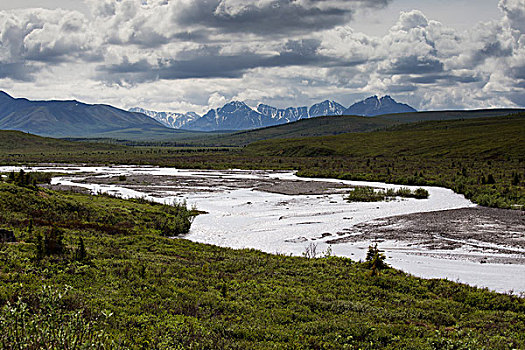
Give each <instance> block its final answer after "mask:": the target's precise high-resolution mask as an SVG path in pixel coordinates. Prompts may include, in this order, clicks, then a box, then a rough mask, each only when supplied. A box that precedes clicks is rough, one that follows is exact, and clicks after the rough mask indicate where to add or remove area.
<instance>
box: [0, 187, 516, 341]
mask: <svg viewBox="0 0 525 350" xmlns="http://www.w3.org/2000/svg"><path fill="white" fill-rule="evenodd" d="M0 206H1V210H0V213H1V216H0V226H1V227H3V228H4V229H8V230H12V231H13V232H14V234H15V236H16V242H15V243H0V325H1V326H2V330H3V331H2V332H1V333H0V344H2V346H3V347H4V348H17V347H19V348H20V347H22V348H31V346H33V345H35V346H37V347H42V346H44V347H48V348H53V347H54V348H66V345H69V346H71V341H72V339H77V340H78V344H79V345H78V348H89V346H88V345H86V344H88V343H93V344H94V345H93V348H97V347H98V348H126V349H127V348H131V349H143V348H148V349H152V348H154V349H185V348H187V349H210V348H213V349H468V348H475V349H512V348H523V347H525V319H524V318H523V314H524V312H525V300H524V299H523V298H520V297H517V296H514V295H505V294H498V293H493V292H490V291H487V290H484V289H477V288H474V287H469V286H466V285H462V284H458V283H454V282H451V281H447V280H439V279H433V280H423V279H419V278H415V277H412V276H410V275H407V274H405V273H403V272H401V271H397V270H394V269H389V268H386V267H385V266H382V269H381V270H380V273H377V272H376V274H375V275H374V276H372V275H371V268H370V266H369V265H370V262H367V263H358V262H354V261H352V260H350V259H345V258H337V257H331V256H324V257H321V258H315V259H307V258H302V257H290V256H282V255H269V254H265V253H262V252H259V251H255V250H232V249H226V248H220V247H215V246H210V245H204V244H197V243H192V242H190V241H187V240H184V239H170V238H166V237H164V233H163V230H162V228H159V227H158V225H157V224H156V222H159V221H162V218H171V215H172V213H173V211H175V212H176V213H179V215H183V216H187V215H189V214H190V212H188V211H187V210H185V209H184V207H183V206H179V207H176V208H168V207H166V206H164V205H158V204H153V203H147V202H143V201H129V200H122V199H118V198H112V197H107V196H88V195H82V194H74V193H59V192H53V191H48V190H42V189H39V188H35V187H33V186H18V185H15V184H12V183H3V184H1V183H0ZM53 227H57V228H58V229H59V230H60V231H61V233H62V243H63V246H64V249H63V250H61V251H60V253H50V254H45V255H42V256H38V244H39V243H38V242H39V240H38V235H39V234H41V235H45V234H46V233H47V232H49V231H50V230H52V229H53ZM80 238H82V241H83V242H84V244H85V251H86V256H85V257H83V258H79V255H78V254H76V252H77V251H78V249H79V245H80V243H79V241H80ZM376 265H377V264H376ZM79 339H80V340H79ZM23 342H24V343H23Z"/></svg>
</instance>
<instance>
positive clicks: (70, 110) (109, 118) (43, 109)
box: [0, 92, 175, 137]
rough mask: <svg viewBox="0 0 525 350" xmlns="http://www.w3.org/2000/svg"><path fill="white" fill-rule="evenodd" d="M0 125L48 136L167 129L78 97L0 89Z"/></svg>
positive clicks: (3, 127)
mask: <svg viewBox="0 0 525 350" xmlns="http://www.w3.org/2000/svg"><path fill="white" fill-rule="evenodd" d="M0 129H4V130H20V131H24V132H29V133H32V134H36V135H41V136H51V137H95V136H97V135H100V134H102V133H109V132H115V131H118V130H123V129H135V130H139V131H151V130H156V131H163V130H166V131H169V132H170V133H174V132H175V131H174V130H173V129H168V128H166V127H165V126H163V125H162V124H161V123H159V122H158V121H156V120H154V119H152V118H150V117H148V116H146V115H144V114H141V113H132V112H127V111H124V110H121V109H118V108H115V107H112V106H108V105H98V104H97V105H89V104H85V103H81V102H78V101H30V100H27V99H25V98H13V97H11V96H9V95H8V94H7V93H5V92H0Z"/></svg>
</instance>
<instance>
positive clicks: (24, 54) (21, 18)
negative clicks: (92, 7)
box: [0, 9, 100, 80]
mask: <svg viewBox="0 0 525 350" xmlns="http://www.w3.org/2000/svg"><path fill="white" fill-rule="evenodd" d="M94 41H95V39H94V36H93V35H92V34H91V28H90V27H89V23H88V21H87V20H86V18H85V16H84V15H82V14H81V13H79V12H76V11H64V10H45V9H32V10H19V11H0V72H2V73H0V75H2V76H4V77H11V78H13V79H18V80H28V79H30V78H31V77H32V76H33V73H35V72H37V71H38V70H39V69H40V68H42V67H43V65H42V64H41V63H45V64H57V63H63V62H67V61H73V60H83V59H85V60H93V59H95V58H96V57H99V58H100V56H99V55H98V54H97V50H96V49H95V43H94Z"/></svg>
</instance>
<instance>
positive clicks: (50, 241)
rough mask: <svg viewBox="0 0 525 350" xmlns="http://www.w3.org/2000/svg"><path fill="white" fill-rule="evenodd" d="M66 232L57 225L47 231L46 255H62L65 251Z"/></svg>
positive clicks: (45, 240)
mask: <svg viewBox="0 0 525 350" xmlns="http://www.w3.org/2000/svg"><path fill="white" fill-rule="evenodd" d="M63 239H64V234H63V233H62V231H61V230H59V229H58V228H57V227H56V226H53V228H52V229H51V230H50V231H49V232H47V233H46V235H45V237H44V253H45V254H46V255H53V254H55V255H60V254H63V253H64V251H65V247H64V243H63Z"/></svg>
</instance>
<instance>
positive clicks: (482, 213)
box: [0, 166, 525, 293]
mask: <svg viewBox="0 0 525 350" xmlns="http://www.w3.org/2000/svg"><path fill="white" fill-rule="evenodd" d="M19 169H20V168H19V167H0V171H2V172H5V171H11V170H14V171H18V170H19ZM25 169H26V171H52V172H59V173H63V174H67V175H62V176H57V177H55V178H53V180H52V185H53V186H54V187H55V188H61V189H77V190H78V189H84V190H85V191H86V190H87V191H89V192H91V193H101V192H107V193H112V194H115V195H118V196H122V197H124V198H129V197H146V198H148V199H152V200H155V201H157V202H162V203H166V204H170V203H174V202H182V201H185V202H186V203H187V204H188V206H194V207H195V208H197V209H199V210H201V211H204V212H206V214H202V215H199V216H197V217H196V218H195V220H194V222H193V225H192V228H191V231H190V233H189V234H188V235H186V236H185V237H184V238H185V239H189V240H192V241H195V242H201V243H208V244H214V245H218V246H223V247H230V248H236V249H242V248H254V249H258V250H262V251H265V252H268V253H272V254H275V253H277V254H292V255H304V254H305V253H306V252H307V251H308V252H309V254H310V255H311V254H312V253H313V252H315V255H316V256H318V257H320V256H325V255H327V254H333V255H337V256H344V257H349V258H351V259H353V260H357V261H358V260H362V259H364V257H365V255H366V251H367V249H368V246H369V245H370V244H377V245H378V247H379V248H380V249H382V250H384V251H385V254H386V256H387V263H388V264H390V265H391V266H393V267H395V268H398V269H401V270H403V271H405V272H408V273H410V274H413V275H415V276H419V277H424V278H447V279H450V280H454V281H459V282H463V283H467V284H470V285H475V286H479V287H486V288H489V289H491V290H495V291H499V292H509V291H512V292H514V293H525V216H524V215H523V212H518V211H510V210H498V209H489V208H480V207H478V206H476V205H475V204H473V203H471V202H470V201H469V200H467V199H465V198H464V197H463V196H462V195H458V194H456V193H454V192H453V191H451V190H448V189H444V188H438V187H423V188H425V189H426V190H428V191H429V193H430V196H429V198H428V199H396V200H393V201H388V202H374V203H348V202H347V201H346V200H345V199H344V195H345V193H346V192H348V191H349V190H350V188H352V187H354V186H371V187H375V188H381V189H388V188H394V189H398V188H400V187H409V188H412V189H415V188H417V187H410V186H399V185H391V184H385V183H371V182H359V181H342V180H335V179H310V178H308V179H307V178H299V177H297V176H295V175H294V173H293V172H292V171H248V170H225V171H222V170H221V171H219V170H180V169H173V168H157V167H132V166H122V167H75V166H63V167H33V168H25Z"/></svg>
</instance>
